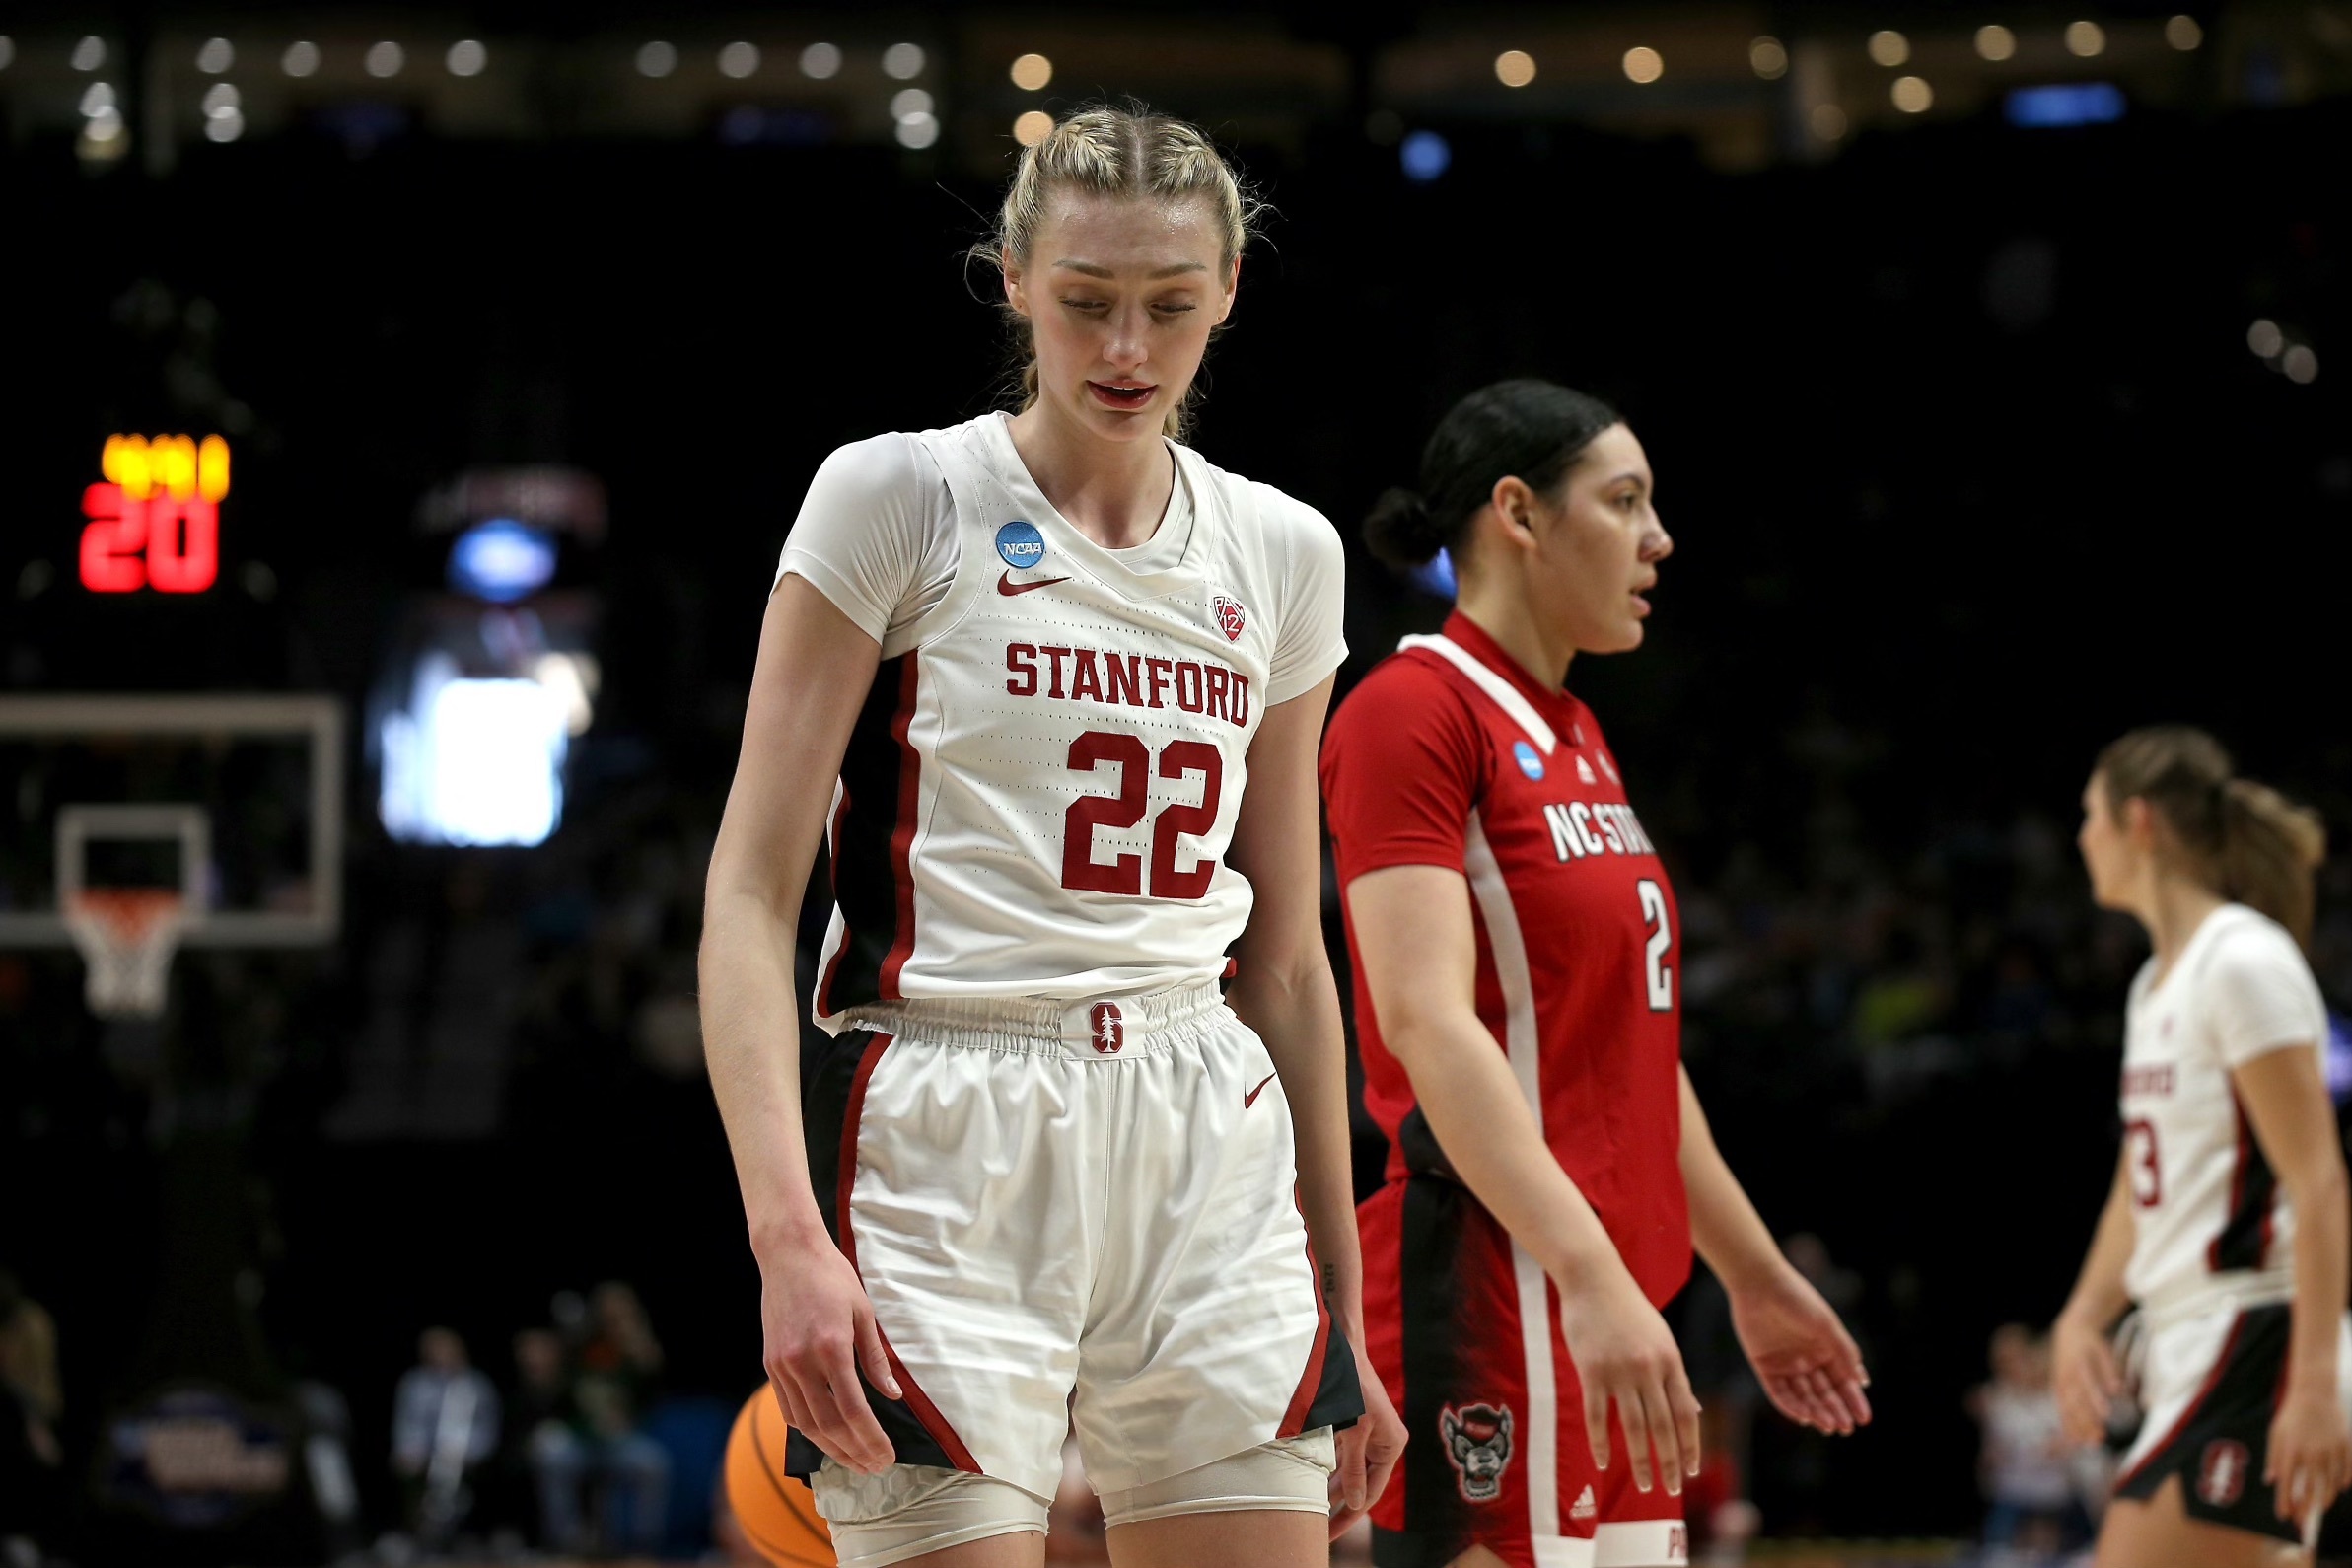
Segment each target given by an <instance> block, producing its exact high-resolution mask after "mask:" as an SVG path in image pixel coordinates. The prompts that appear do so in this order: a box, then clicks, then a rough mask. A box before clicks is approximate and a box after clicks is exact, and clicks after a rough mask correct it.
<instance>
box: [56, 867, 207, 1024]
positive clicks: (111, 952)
mask: <svg viewBox="0 0 2352 1568" xmlns="http://www.w3.org/2000/svg"><path fill="white" fill-rule="evenodd" d="M187 915H188V910H187V900H186V899H185V898H184V897H182V896H181V895H180V893H179V892H178V890H176V889H171V888H84V889H81V890H79V891H76V892H75V893H74V894H73V895H72V897H71V898H70V899H69V900H68V901H67V903H66V907H65V928H66V930H68V931H70V932H72V933H73V939H74V946H75V947H76V948H79V949H80V950H81V953H82V962H83V963H84V964H85V965H86V966H87V970H88V972H87V975H86V977H85V980H84V984H83V995H84V997H85V999H87V1000H88V1002H89V1004H90V1011H91V1012H93V1013H96V1014H97V1015H98V1016H99V1017H101V1018H161V1017H163V1014H164V998H165V994H166V988H165V983H164V982H165V980H166V979H167V978H168V977H169V975H170V974H171V970H172V953H173V950H174V949H176V948H178V945H179V933H180V932H181V931H182V930H183V929H185V927H186V925H187Z"/></svg>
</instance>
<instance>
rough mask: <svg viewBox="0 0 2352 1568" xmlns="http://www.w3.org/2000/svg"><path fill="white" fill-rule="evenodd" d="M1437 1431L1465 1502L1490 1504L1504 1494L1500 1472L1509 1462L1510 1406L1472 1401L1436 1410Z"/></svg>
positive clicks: (1506, 1467)
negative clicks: (1459, 1405)
mask: <svg viewBox="0 0 2352 1568" xmlns="http://www.w3.org/2000/svg"><path fill="white" fill-rule="evenodd" d="M1438 1432H1439V1435H1440V1436H1442V1437H1444V1438H1445V1440H1446V1458H1447V1459H1448V1460H1449V1461H1452V1463H1453V1465H1454V1470H1455V1474H1456V1476H1457V1477H1458V1480H1459V1484H1460V1485H1461V1495H1462V1498H1463V1499H1464V1500H1465V1501H1467V1502H1472V1503H1491V1502H1493V1501H1494V1500H1495V1499H1496V1498H1498V1497H1500V1496H1502V1495H1503V1471H1504V1470H1506V1469H1508V1468H1510V1465H1511V1407H1510V1406H1509V1405H1505V1406H1503V1407H1502V1408H1500V1409H1497V1408H1496V1407H1495V1406H1493V1405H1491V1404H1473V1405H1467V1406H1465V1407H1463V1408H1462V1409H1461V1410H1460V1411H1459V1412H1458V1411H1456V1410H1455V1408H1454V1406H1452V1405H1447V1406H1446V1407H1445V1408H1444V1409H1443V1410H1440V1411H1439V1412H1438Z"/></svg>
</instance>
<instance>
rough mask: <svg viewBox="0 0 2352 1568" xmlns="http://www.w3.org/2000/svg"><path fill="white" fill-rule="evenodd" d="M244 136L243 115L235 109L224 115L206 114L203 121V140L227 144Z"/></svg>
mask: <svg viewBox="0 0 2352 1568" xmlns="http://www.w3.org/2000/svg"><path fill="white" fill-rule="evenodd" d="M244 134H245V115H244V114H243V113H241V112H240V111H238V110H237V109H231V110H229V111H228V112H227V113H225V114H208V115H206V116H205V119H204V139H205V140H206V141H208V142H221V143H224V144H225V143H228V142H233V141H235V140H237V138H238V137H240V136H243V135H244Z"/></svg>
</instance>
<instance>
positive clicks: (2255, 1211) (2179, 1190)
mask: <svg viewBox="0 0 2352 1568" xmlns="http://www.w3.org/2000/svg"><path fill="white" fill-rule="evenodd" d="M2154 974H2155V961H2154V960H2150V961H2149V962H2148V964H2147V966H2145V967H2143V968H2142V969H2141V970H2140V973H2139V977H2138V978H2137V979H2135V980H2133V981H2132V986H2131V1000H2130V1003H2129V1005H2128V1007H2127V1008H2126V1010H2125V1014H2124V1047H2123V1144H2124V1157H2125V1161H2126V1163H2127V1165H2128V1179H2129V1181H2130V1187H2131V1197H2132V1215H2133V1218H2134V1220H2135V1221H2136V1241H2135V1242H2134V1245H2133V1247H2132V1254H2131V1262H2130V1264H2129V1265H2128V1266H2127V1267H2126V1268H2125V1270H2124V1274H2123V1283H2124V1288H2125V1289H2126V1290H2127V1291H2128V1292H2129V1293H2130V1294H2131V1297H2132V1299H2133V1300H2134V1301H2137V1302H2138V1303H2140V1304H2141V1306H2143V1307H2153V1308H2157V1309H2160V1310H2161V1309H2164V1308H2168V1307H2176V1306H2178V1305H2179V1304H2180V1303H2182V1302H2183V1301H2185V1300H2188V1299H2190V1298H2193V1297H2195V1296H2197V1295H2199V1294H2200V1293H2204V1292H2208V1291H2212V1290H2216V1289H2220V1290H2225V1291H2226V1290H2232V1289H2237V1290H2241V1291H2242V1292H2247V1293H2252V1292H2254V1291H2256V1290H2257V1289H2258V1288H2259V1287H2260V1286H2261V1284H2262V1282H2260V1281H2258V1280H2256V1279H2255V1278H2253V1276H2255V1275H2257V1274H2259V1273H2261V1272H2262V1271H2264V1270H2273V1269H2283V1268H2285V1267H2286V1266H2287V1264H2288V1262H2289V1260H2290V1256H2291V1252H2290V1243H2291V1241H2292V1240H2293V1236H2294V1225H2295V1215H2294V1211H2293V1210H2292V1209H2291V1208H2290V1207H2289V1206H2288V1203H2287V1197H2286V1193H2285V1192H2284V1191H2283V1190H2282V1189H2281V1188H2280V1186H2279V1184H2278V1180H2277V1177H2276V1176H2274V1175H2273V1174H2272V1172H2271V1169H2270V1162H2269V1161H2268V1160H2266V1159H2264V1158H2263V1156H2262V1148H2261V1145H2260V1144H2259V1143H2257V1142H2256V1141H2255V1139H2254V1134H2253V1127H2252V1124H2251V1123H2249V1122H2248V1121H2247V1120H2246V1116H2245V1107H2244V1106H2243V1105H2240V1104H2239V1103H2238V1096H2237V1091H2236V1089H2235V1086H2234V1085H2233V1084H2232V1082H2231V1079H2230V1073H2231V1070H2232V1069H2233V1068H2236V1067H2239V1066H2243V1065H2244V1064H2245V1063H2246V1062H2248V1061H2251V1060H2252V1059H2253V1058H2254V1057H2256V1056H2260V1055H2262V1054H2264V1053H2265V1052H2268V1051H2272V1050H2277V1049H2279V1048H2281V1047H2282V1046H2297V1047H2304V1048H2309V1049H2313V1050H2317V1049H2319V1048H2320V1042H2321V1041H2322V1040H2324V1039H2325V1038H2326V1035H2327V1009H2326V1005H2325V1004H2324V1003H2323V1002H2322V1001H2321V1000H2320V997H2319V987H2318V984H2317V983H2316V981H2315V980H2313V978H2312V971H2311V967H2310V965H2308V964H2307V963H2305V962H2304V959H2303V953H2302V950H2301V949H2299V948H2297V947H2296V945H2295V939H2294V938H2293V937H2291V936H2289V935H2288V934H2287V932H2286V931H2285V929H2284V928H2283V927H2281V926H2280V925H2278V924H2277V922H2275V921H2273V920H2270V919H2268V918H2266V917H2265V916H2263V915H2261V914H2258V913H2256V912H2255V911H2254V910H2252V909H2248V908H2246V907H2245V905H2244V904H2235V903H2233V904H2224V905H2223V906H2222V907H2221V908H2219V909H2217V910H2215V911H2214V912H2213V913H2212V914H2211V915H2209V916H2207V917H2206V920H2205V923H2204V924H2203V925H2201V926H2199V927H2198V928H2197V931H2196V934H2195V935H2194V936H2192V937H2191V938H2190V939H2189V941H2188V945H2187V946H2186V947H2185V948H2183V949H2182V950H2181V952H2180V955H2179V957H2178V958H2177V959H2176V960H2175V961H2174V964H2173V967H2172V970H2171V972H2170V973H2168V974H2166V975H2165V977H2164V980H2163V982H2162V983H2161V984H2157V983H2152V982H2153V976H2154ZM2259 1293H2260V1294H2266V1295H2280V1294H2282V1290H2281V1287H2280V1285H2279V1283H2278V1282H2276V1281H2273V1282H2271V1283H2270V1285H2269V1288H2268V1289H2267V1290H2260V1291H2259Z"/></svg>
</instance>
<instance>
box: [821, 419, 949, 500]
mask: <svg viewBox="0 0 2352 1568" xmlns="http://www.w3.org/2000/svg"><path fill="white" fill-rule="evenodd" d="M925 434H929V432H923V433H921V434H918V433H917V432H915V431H911V430H886V431H884V432H883V433H882V434H880V435H878V436H868V437H866V438H865V439H864V440H862V441H851V442H846V443H844V444H842V445H841V446H838V447H835V448H834V449H833V450H832V451H831V452H830V453H828V454H826V455H825V460H824V462H823V463H820V464H819V465H818V469H817V482H818V483H820V484H822V485H823V486H825V488H826V489H827V490H828V491H830V492H833V493H835V494H837V495H839V496H840V497H841V498H842V499H844V500H850V499H856V500H865V501H881V500H885V499H889V498H894V497H905V498H910V499H911V498H915V497H917V496H920V495H923V494H925V493H927V492H928V491H929V489H930V488H931V487H932V486H934V485H936V484H937V483H938V482H939V460H938V459H937V458H935V457H933V456H932V455H931V453H930V450H929V449H928V448H927V447H926V445H925V444H924V441H923V435H925Z"/></svg>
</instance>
